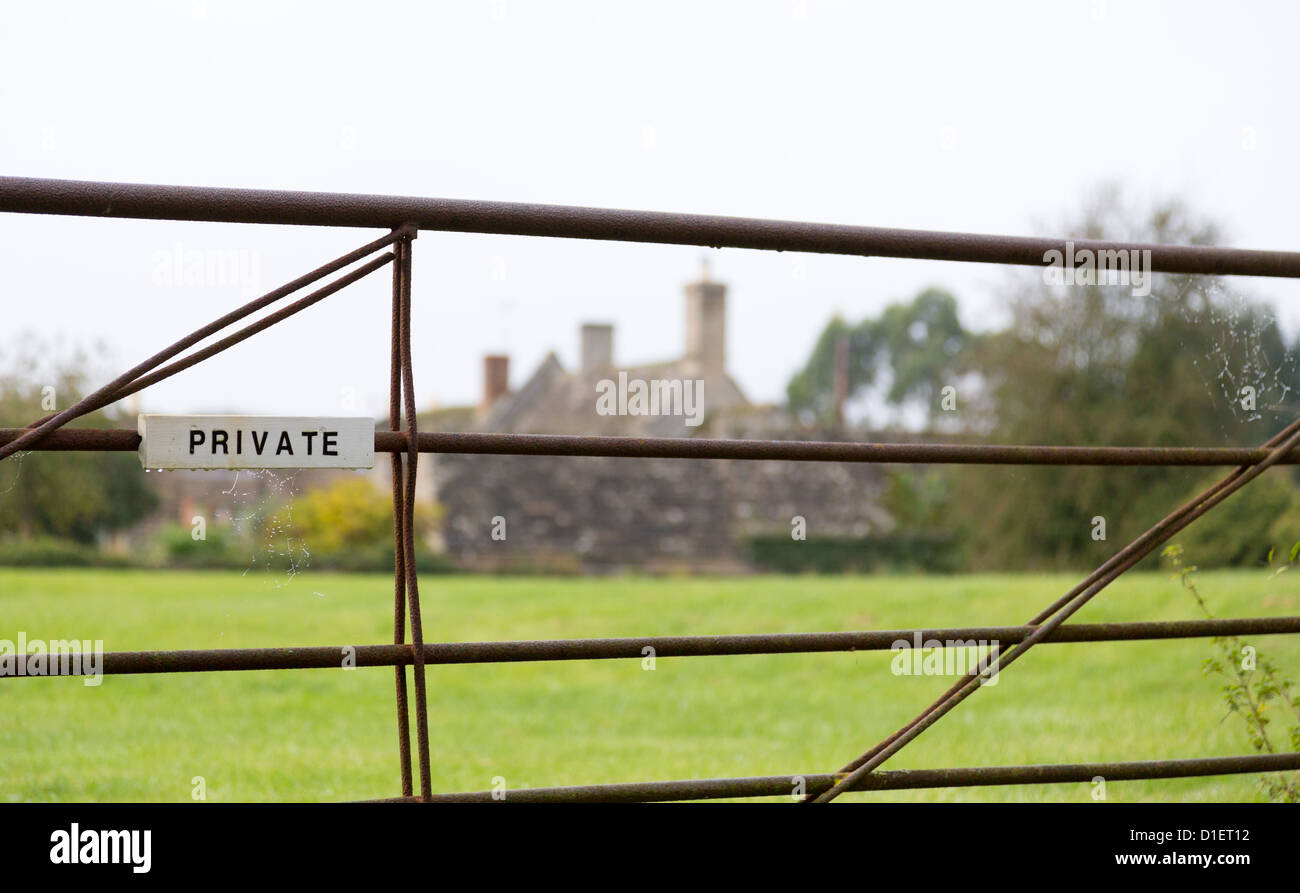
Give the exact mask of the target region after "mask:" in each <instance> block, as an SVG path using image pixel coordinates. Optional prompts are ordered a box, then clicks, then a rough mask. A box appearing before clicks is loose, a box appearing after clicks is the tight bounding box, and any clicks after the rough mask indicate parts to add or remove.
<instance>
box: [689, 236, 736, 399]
mask: <svg viewBox="0 0 1300 893" xmlns="http://www.w3.org/2000/svg"><path fill="white" fill-rule="evenodd" d="M686 360H687V362H688V363H690V364H691V365H693V366H694V367H695V368H696V369H697V370H698V371H699V373H700V374H706V375H718V374H721V373H723V372H725V371H726V368H727V287H726V286H725V285H723V284H722V283H721V282H714V281H713V280H711V279H710V278H709V265H708V261H707V260H706V261H705V262H704V264H703V269H702V270H701V272H700V279H699V281H698V282H692V283H690V284H688V285H687V286H686Z"/></svg>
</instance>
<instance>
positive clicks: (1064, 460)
mask: <svg viewBox="0 0 1300 893" xmlns="http://www.w3.org/2000/svg"><path fill="white" fill-rule="evenodd" d="M26 430H27V429H25V428H0V444H5V443H8V442H9V441H11V440H14V439H15V438H17V437H19V436H20V435H22V434H23V433H24V432H25V431H26ZM416 440H417V443H418V444H419V451H420V452H422V453H476V454H482V455H497V456H608V457H611V458H623V459H736V460H755V461H757V460H779V461H786V462H875V463H880V464H906V465H925V464H945V465H1094V466H1151V467H1154V466H1185V467H1193V466H1202V467H1229V466H1235V465H1253V464H1254V463H1256V462H1259V461H1260V460H1262V459H1263V458H1264V457H1265V456H1267V455H1268V450H1267V449H1263V448H1257V447H1129V446H1098V447H1075V446H1016V445H1009V444H950V443H858V442H843V441H815V440H728V439H726V438H707V437H612V436H606V435H562V434H488V433H469V432H455V433H443V432H427V431H426V432H420V433H419V434H418V435H417V437H416ZM139 446H140V436H139V435H138V434H137V433H136V432H135V431H131V430H129V429H125V428H114V429H105V428H65V429H62V430H59V431H56V432H54V433H53V434H50V435H48V436H47V437H45V438H43V439H42V440H41V442H40V443H39V444H37V445H36V446H32V447H30V449H32V450H37V451H39V450H51V451H95V450H105V451H129V452H134V451H135V450H136V449H138V448H139ZM406 451H407V436H406V433H405V432H402V431H377V432H375V452H377V453H404V452H406ZM1278 464H1279V465H1300V450H1297V451H1292V452H1290V453H1288V454H1287V455H1286V456H1284V457H1283V458H1282V459H1280V460H1278Z"/></svg>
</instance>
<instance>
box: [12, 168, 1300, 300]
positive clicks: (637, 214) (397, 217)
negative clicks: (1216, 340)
mask: <svg viewBox="0 0 1300 893" xmlns="http://www.w3.org/2000/svg"><path fill="white" fill-rule="evenodd" d="M0 211H10V212H17V213H25V214H65V215H75V216H82V217H108V218H144V219H149V220H202V221H224V222H228V223H272V224H292V225H298V226H357V227H375V228H380V227H382V228H385V229H387V228H389V227H396V226H402V225H403V224H408V223H409V224H413V225H415V226H417V227H419V228H420V229H426V230H445V231H449V232H471V233H494V234H500V235H516V236H553V237H559V238H567V239H596V240H600V241H621V242H657V243H661V244H669V245H707V246H711V247H715V248H756V249H761V250H767V251H805V252H811V253H818V254H850V255H861V256H865V257H901V258H917V259H925V260H945V261H967V262H973V263H996V264H1018V265H1025V266H1043V265H1044V264H1043V256H1044V254H1045V253H1046V252H1048V251H1052V250H1058V251H1059V250H1060V249H1061V248H1062V247H1063V246H1064V244H1065V242H1066V239H1065V238H1060V239H1050V238H1034V237H1025V236H993V235H978V234H974V233H952V232H929V231H925V230H909V229H886V228H881V227H869V226H845V225H842V224H827V223H804V222H796V221H786V220H759V219H752V218H744V217H720V216H708V215H701V214H665V213H659V212H653V211H625V210H612V209H607V208H579V207H570V206H563V205H534V204H519V203H514V202H487V201H467V200H459V199H444V198H415V197H405V196H388V195H347V194H339V193H327V192H286V191H274V190H262V189H217V188H208V187H196V186H157V185H147V184H141V183H100V182H93V181H84V180H44V179H34V178H29V177H0ZM1071 241H1073V242H1074V245H1075V249H1076V250H1092V251H1120V250H1122V251H1132V250H1139V251H1141V250H1149V251H1150V252H1151V269H1152V271H1153V272H1157V273H1212V274H1220V275H1238V276H1281V277H1289V278H1296V277H1300V254H1298V253H1295V252H1289V251H1251V250H1246V249H1240V248H1211V247H1207V246H1193V245H1152V244H1146V243H1133V242H1110V241H1096V240H1089V239H1072V240H1071Z"/></svg>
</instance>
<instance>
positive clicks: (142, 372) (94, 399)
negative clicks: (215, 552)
mask: <svg viewBox="0 0 1300 893" xmlns="http://www.w3.org/2000/svg"><path fill="white" fill-rule="evenodd" d="M398 238H400V235H399V234H398V233H391V234H389V235H387V236H383V237H382V238H379V239H376V240H375V241H373V242H371V243H370V244H368V245H363V246H362V247H361V248H358V249H357V250H356V251H351V252H349V253H347V254H345V255H343V256H342V257H338V258H335V259H334V260H332V261H330V262H329V263H327V264H325V265H324V266H321V267H317V268H316V269H315V270H312V271H311V272H310V273H308V274H306V275H305V276H299V277H298V278H297V279H295V280H293V281H292V282H288V283H286V284H284V285H282V286H280V287H279V288H277V289H274V290H272V291H270V292H267V293H266V294H264V295H262V296H261V297H260V298H255V299H254V300H252V301H249V302H248V303H247V304H244V305H243V306H242V307H239V308H238V309H236V310H232V311H231V312H229V313H227V314H225V315H224V316H221V317H219V318H217V319H215V320H213V321H212V322H210V323H208V324H207V325H205V326H202V327H200V328H198V329H196V330H195V331H193V332H191V333H190V334H188V335H186V336H185V337H184V338H181V339H180V340H179V341H176V342H174V343H173V344H170V345H168V346H167V347H165V348H163V349H162V350H161V351H159V352H158V353H156V354H154V355H153V356H152V357H150V358H149V359H147V360H144V361H143V362H141V363H138V364H136V365H135V366H133V367H131V368H130V369H128V370H127V371H126V372H123V373H122V374H121V375H119V376H118V377H117V378H115V379H113V380H112V381H110V382H109V383H108V384H106V385H104V386H103V387H101V388H99V389H98V390H95V391H93V392H92V393H90V394H88V395H86V396H85V397H83V398H82V399H81V400H78V401H77V402H76V403H74V404H73V405H72V406H69V407H68V408H67V409H64V410H62V411H60V412H57V413H54V414H53V415H49V416H46V417H45V418H43V419H40V420H38V421H36V422H33V423H32V424H31V425H30V426H28V427H27V428H25V429H23V430H22V433H20V434H19V435H18V436H17V437H15V438H12V439H10V440H9V441H7V442H6V443H4V444H2V445H0V459H4V458H6V457H8V456H11V455H13V454H14V453H16V452H18V451H19V450H21V449H26V448H29V447H31V446H33V445H35V444H38V443H40V441H41V439H42V438H43V437H44V436H46V435H47V434H49V433H51V432H53V431H56V430H57V429H59V428H60V427H62V426H63V425H66V424H67V423H68V422H70V421H72V420H74V419H77V418H80V417H81V416H83V415H85V414H86V413H88V412H93V411H95V410H96V409H98V408H99V407H101V406H105V405H107V404H108V403H111V402H113V400H116V399H119V398H118V395H119V394H123V393H124V392H125V390H126V389H127V388H129V387H130V386H131V385H132V384H134V383H135V382H136V381H137V380H139V379H141V378H142V377H144V376H146V375H147V374H148V373H150V372H152V371H153V370H154V369H155V368H157V367H158V366H161V365H162V364H163V363H165V362H167V361H168V360H170V359H171V358H172V357H174V356H176V355H177V354H179V353H180V352H181V351H183V350H185V349H187V348H190V347H193V346H194V345H195V344H198V343H199V342H200V341H202V340H203V339H204V338H207V337H209V336H211V335H214V334H216V333H217V332H219V331H221V330H222V329H224V328H226V327H227V326H229V325H233V324H234V323H236V322H239V320H241V319H243V318H244V317H246V316H248V315H250V314H252V313H256V312H257V311H259V310H262V309H265V308H266V307H269V306H270V305H271V304H273V303H275V302H276V301H278V300H280V299H281V298H283V297H286V296H288V295H291V294H293V293H294V292H295V291H298V290H300V289H302V288H305V287H306V286H308V285H311V284H312V283H313V282H316V281H317V280H319V279H322V278H324V277H325V276H328V275H330V274H331V273H336V272H338V271H339V270H341V269H343V268H344V267H347V266H349V265H350V264H353V263H356V262H357V261H358V260H361V259H362V258H363V257H365V256H367V255H369V254H373V253H374V252H376V251H378V250H380V249H381V248H384V247H385V246H387V245H389V244H391V243H392V242H394V241H395V240H396V239H398ZM232 343H233V342H232ZM227 346H229V345H227ZM223 349H224V348H223ZM175 371H179V369H177V370H175Z"/></svg>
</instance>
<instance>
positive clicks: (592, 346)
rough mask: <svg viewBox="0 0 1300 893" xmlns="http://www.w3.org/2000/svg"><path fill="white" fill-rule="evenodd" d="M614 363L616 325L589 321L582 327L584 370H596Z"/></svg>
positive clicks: (607, 367) (606, 367)
mask: <svg viewBox="0 0 1300 893" xmlns="http://www.w3.org/2000/svg"><path fill="white" fill-rule="evenodd" d="M613 365H614V327H613V326H611V325H608V324H603V323H587V324H586V325H584V326H583V327H582V371H583V372H595V371H597V370H600V369H609V368H610V367H612V366H613Z"/></svg>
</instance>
